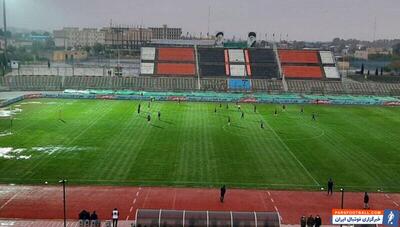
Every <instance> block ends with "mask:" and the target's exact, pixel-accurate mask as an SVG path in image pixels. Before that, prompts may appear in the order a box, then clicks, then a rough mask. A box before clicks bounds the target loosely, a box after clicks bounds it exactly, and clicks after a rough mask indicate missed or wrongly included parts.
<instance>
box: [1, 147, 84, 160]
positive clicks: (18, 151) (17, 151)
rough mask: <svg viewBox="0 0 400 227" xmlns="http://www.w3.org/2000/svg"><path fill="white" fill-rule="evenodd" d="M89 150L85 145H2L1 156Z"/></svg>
mask: <svg viewBox="0 0 400 227" xmlns="http://www.w3.org/2000/svg"><path fill="white" fill-rule="evenodd" d="M85 150H88V149H87V148H83V147H77V146H75V147H65V146H47V147H32V148H12V147H2V148H0V158H4V159H16V160H19V159H30V158H31V157H32V156H34V155H35V153H36V154H38V153H45V154H48V155H52V154H54V153H61V152H81V151H85Z"/></svg>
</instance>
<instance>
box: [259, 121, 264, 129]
mask: <svg viewBox="0 0 400 227" xmlns="http://www.w3.org/2000/svg"><path fill="white" fill-rule="evenodd" d="M260 127H261V128H262V129H264V122H263V121H260Z"/></svg>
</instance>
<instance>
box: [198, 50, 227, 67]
mask: <svg viewBox="0 0 400 227" xmlns="http://www.w3.org/2000/svg"><path fill="white" fill-rule="evenodd" d="M197 54H198V56H199V62H200V63H214V64H224V62H225V56H224V49H223V48H198V50H197Z"/></svg>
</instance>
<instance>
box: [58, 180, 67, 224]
mask: <svg viewBox="0 0 400 227" xmlns="http://www.w3.org/2000/svg"><path fill="white" fill-rule="evenodd" d="M58 183H61V184H62V186H63V204H64V227H67V208H66V201H65V184H66V183H67V180H65V179H62V180H59V181H58Z"/></svg>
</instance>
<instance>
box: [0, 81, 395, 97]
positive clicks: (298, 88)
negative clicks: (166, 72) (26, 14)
mask: <svg viewBox="0 0 400 227" xmlns="http://www.w3.org/2000/svg"><path fill="white" fill-rule="evenodd" d="M230 79H234V78H200V90H203V91H221V92H225V91H227V90H228V88H231V87H232V86H231V85H232V84H229V80H230ZM239 80H240V81H242V79H239ZM286 82H287V86H288V92H293V93H302V94H353V95H391V96H400V83H377V82H372V81H364V82H357V81H353V80H349V79H347V80H346V81H345V82H341V81H328V80H302V79H291V80H287V81H286ZM198 83H199V81H198V78H195V77H179V76H178V77H161V76H157V77H154V76H141V77H115V76H113V77H99V76H65V77H62V76H5V77H0V88H1V89H2V90H4V91H8V90H21V91H41V90H43V91H62V90H64V89H77V90H85V89H106V90H107V89H108V90H148V91H195V90H198V89H199V88H198ZM250 84H251V90H252V91H255V92H267V93H283V92H284V86H283V82H282V80H279V79H278V80H275V79H272V80H267V79H251V80H250ZM228 85H230V86H228ZM246 86H247V85H246ZM233 90H235V89H233ZM236 90H237V89H236ZM239 90H240V89H239Z"/></svg>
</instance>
